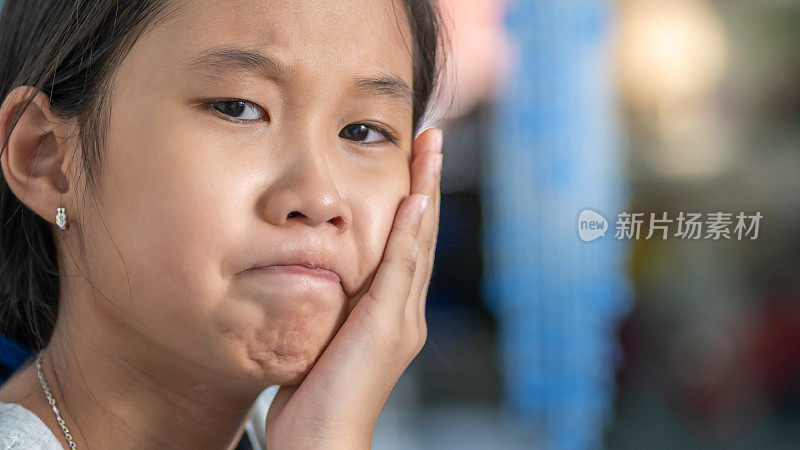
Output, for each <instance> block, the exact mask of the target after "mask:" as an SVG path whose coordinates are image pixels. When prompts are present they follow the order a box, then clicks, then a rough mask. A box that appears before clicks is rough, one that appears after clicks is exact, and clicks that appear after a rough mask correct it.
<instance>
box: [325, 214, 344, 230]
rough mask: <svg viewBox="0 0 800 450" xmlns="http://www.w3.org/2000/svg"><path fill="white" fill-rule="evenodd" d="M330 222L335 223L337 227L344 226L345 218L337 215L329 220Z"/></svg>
mask: <svg viewBox="0 0 800 450" xmlns="http://www.w3.org/2000/svg"><path fill="white" fill-rule="evenodd" d="M328 222H330V223H332V224H334V225H335V226H336V228H342V226H343V225H344V219H342V217H341V216H336V217H334V218H333V219H331V220H329V221H328Z"/></svg>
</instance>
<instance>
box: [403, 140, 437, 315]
mask: <svg viewBox="0 0 800 450" xmlns="http://www.w3.org/2000/svg"><path fill="white" fill-rule="evenodd" d="M441 146H442V132H441V130H438V129H428V130H425V131H424V132H423V133H421V134H420V135H419V136H418V137H417V139H415V140H414V144H413V149H412V154H413V155H415V159H414V160H413V161H412V167H411V178H412V192H418V193H424V194H426V195H429V196H431V200H432V202H433V204H432V205H431V207H429V208H428V210H427V211H426V213H425V215H424V216H423V218H422V224H421V229H420V236H419V252H420V255H419V257H418V260H417V266H418V268H417V273H416V274H415V277H414V281H413V285H412V289H411V297H410V300H409V304H408V306H407V311H406V316H407V317H408V319H409V320H413V321H414V322H413V323H419V324H420V325H422V323H420V320H421V319H423V317H420V310H421V309H422V310H423V315H424V305H422V304H421V303H423V302H424V299H423V297H424V292H427V288H428V284H429V282H430V276H431V269H432V267H433V266H432V259H433V247H434V245H435V242H436V234H437V233H438V228H439V226H438V222H439V206H438V202H439V194H438V193H439V179H440V173H441V161H442V153H441V148H442V147H441Z"/></svg>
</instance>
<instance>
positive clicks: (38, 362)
mask: <svg viewBox="0 0 800 450" xmlns="http://www.w3.org/2000/svg"><path fill="white" fill-rule="evenodd" d="M42 353H43V352H39V354H38V355H36V371H37V372H38V374H39V381H41V382H42V389H44V395H45V396H46V397H47V403H50V406H51V407H53V412H54V413H55V414H56V420H57V421H58V424H59V425H61V430H62V431H63V432H64V437H66V438H67V442H68V443H69V448H71V449H72V450H75V449H76V447H75V441H73V440H72V435H71V434H69V428H67V424H66V423H64V419H62V418H61V413H60V412H58V408H57V407H56V399H54V398H53V396H52V394H50V387H49V386H48V385H47V380H45V379H44V372H43V371H42Z"/></svg>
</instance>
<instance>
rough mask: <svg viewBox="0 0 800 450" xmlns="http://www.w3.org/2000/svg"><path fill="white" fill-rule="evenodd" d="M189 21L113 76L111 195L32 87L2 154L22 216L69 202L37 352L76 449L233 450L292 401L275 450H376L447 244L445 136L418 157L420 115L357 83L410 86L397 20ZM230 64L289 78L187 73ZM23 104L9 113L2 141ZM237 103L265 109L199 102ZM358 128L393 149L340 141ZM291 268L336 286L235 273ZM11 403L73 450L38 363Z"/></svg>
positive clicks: (15, 102)
mask: <svg viewBox="0 0 800 450" xmlns="http://www.w3.org/2000/svg"><path fill="white" fill-rule="evenodd" d="M398 4H399V2H398ZM178 6H179V8H178V9H177V10H176V12H175V14H173V15H171V16H170V17H169V19H168V20H165V21H163V22H160V23H159V24H158V25H157V26H156V27H155V28H154V29H153V30H152V31H151V32H149V33H147V34H145V35H144V36H143V37H142V38H141V39H140V40H139V41H137V43H136V44H135V45H134V47H133V48H132V49H131V52H130V53H129V54H128V55H127V56H126V57H125V59H124V60H123V61H122V63H121V65H120V66H119V68H118V70H117V71H116V72H115V74H114V76H113V80H112V81H113V82H112V85H111V90H110V97H109V99H108V100H109V103H110V105H111V109H110V116H109V121H108V124H107V128H106V134H105V141H104V155H103V160H102V174H101V177H100V181H99V183H100V188H99V190H98V191H97V192H95V191H93V190H91V189H90V188H89V187H87V186H86V184H85V181H84V178H83V176H82V174H81V164H82V162H81V151H80V143H79V140H78V139H77V138H76V136H77V135H78V131H79V128H78V124H77V123H76V121H75V120H74V119H64V118H60V117H58V116H57V115H56V114H54V113H53V111H51V110H50V109H49V107H48V99H47V97H46V96H45V95H44V94H43V93H41V92H39V93H37V95H36V97H35V99H34V102H33V103H32V104H31V106H30V107H29V108H28V109H27V110H26V112H25V114H24V116H23V118H22V120H21V121H20V123H19V124H18V125H17V127H16V128H15V130H14V132H13V134H12V137H11V140H10V141H9V145H8V147H7V148H6V150H5V152H3V154H2V157H0V163H1V164H2V170H3V173H4V175H5V179H6V180H7V182H8V184H9V186H10V187H11V189H12V190H13V192H14V194H15V195H16V196H17V197H18V198H20V199H21V200H22V201H23V202H24V203H25V204H26V205H27V206H28V207H29V208H30V209H31V210H33V211H35V212H36V213H38V214H39V215H41V216H42V217H44V218H45V219H46V220H48V221H50V222H51V223H53V224H54V223H55V211H56V208H58V207H65V208H66V213H67V222H68V224H69V228H68V229H67V230H60V229H59V228H58V227H56V226H55V225H53V232H54V235H55V236H56V239H57V246H58V249H59V250H58V251H59V264H60V270H61V297H60V304H61V307H60V310H59V317H58V319H57V322H56V327H55V331H54V335H53V338H52V339H51V341H50V342H49V344H48V346H47V348H46V349H45V358H44V370H45V376H46V377H47V379H48V381H49V383H50V385H51V388H52V389H53V391H54V395H55V398H56V402H57V404H58V405H59V409H60V410H61V413H62V417H63V418H64V420H65V421H66V423H67V425H68V426H69V427H70V430H71V432H72V436H73V438H74V439H75V440H76V443H77V444H78V447H79V448H86V447H87V446H88V447H89V448H197V449H203V448H208V449H221V448H233V447H234V446H235V444H236V442H238V440H239V438H240V437H241V435H242V432H243V424H244V421H245V420H246V418H247V416H248V414H249V412H250V408H251V407H252V405H253V402H254V401H255V399H256V397H257V396H258V394H259V393H260V392H261V391H262V390H263V389H264V388H266V387H268V386H271V385H276V384H280V385H281V386H282V387H281V389H280V391H279V392H278V394H277V396H276V398H275V400H274V401H273V404H272V406H271V408H270V411H269V416H268V423H267V430H266V431H267V443H268V445H269V448H271V449H272V448H320V447H325V448H365V449H366V448H369V447H370V443H371V437H372V430H373V428H374V425H375V422H376V421H377V418H378V415H379V414H380V411H381V409H382V408H383V405H384V404H385V402H386V399H387V398H388V396H389V393H390V391H391V389H392V388H393V386H394V385H395V383H396V382H397V380H398V379H399V377H400V375H401V374H402V372H403V371H404V370H405V369H406V367H407V366H408V364H409V363H410V362H411V360H413V358H414V357H415V356H416V355H417V354H418V353H419V351H420V350H421V349H422V346H423V345H424V343H425V340H426V336H427V328H426V324H425V297H426V292H427V288H428V284H429V282H430V276H431V269H432V266H433V253H434V250H433V249H434V248H435V242H436V234H437V230H438V211H439V197H440V194H439V174H440V173H441V142H442V136H441V132H440V131H439V130H436V129H429V130H426V131H425V132H423V133H421V134H420V135H419V136H418V137H417V138H416V139H413V135H412V132H413V130H412V129H411V103H410V99H404V98H402V97H401V96H399V95H389V94H387V93H386V91H387V90H386V89H372V90H365V89H360V90H359V89H357V88H355V87H354V83H355V79H356V78H357V77H371V76H372V77H382V78H384V79H385V78H386V77H389V76H392V77H396V78H397V79H399V80H402V81H403V82H404V83H406V84H407V85H408V86H411V85H412V78H413V77H412V60H411V56H410V54H409V52H408V50H407V48H408V46H409V45H410V43H409V41H408V37H409V36H408V25H407V23H406V22H405V19H404V17H403V13H402V11H400V10H399V9H398V10H394V9H393V5H392V2H391V1H389V0H386V1H374V0H371V1H366V0H338V1H336V2H313V4H312V2H307V1H287V0H281V1H264V0H258V1H256V0H253V1H250V0H240V1H237V2H235V3H232V2H229V1H224V0H214V1H211V0H209V1H204V2H192V4H191V7H181V6H188V4H187V5H184V4H182V2H178ZM398 7H399V6H398ZM320 30H325V32H324V33H321V32H320ZM355 43H357V45H355ZM234 47H235V48H238V49H246V50H249V51H255V52H259V53H262V54H267V55H271V56H272V57H274V58H276V59H279V60H280V61H281V62H282V64H284V65H286V66H288V67H289V68H291V74H284V75H290V76H288V77H285V78H281V77H278V76H277V74H276V73H262V72H258V73H255V72H247V71H243V70H240V69H234V68H230V67H224V66H223V65H221V64H219V61H218V60H217V61H216V62H217V64H216V65H213V67H211V69H209V68H208V67H206V66H204V65H203V64H199V63H198V61H197V58H198V57H199V56H201V55H206V56H208V54H209V51H210V50H209V49H219V48H226V49H231V48H234ZM206 62H208V61H206ZM27 89H28V88H26V87H20V88H18V89H16V90H14V91H13V92H12V93H11V94H10V95H9V96H8V97H7V98H6V99H5V101H4V102H3V104H2V107H0V131H3V132H5V130H7V129H8V127H9V126H10V124H11V119H12V118H13V113H14V111H15V110H16V109H17V108H19V107H20V105H21V104H22V102H23V99H24V94H25V92H26V91H27ZM230 98H236V99H243V100H247V101H249V102H253V103H252V104H247V105H248V106H247V107H246V108H245V112H244V113H241V114H239V115H238V116H237V117H238V118H242V117H246V118H248V119H253V120H252V121H249V122H241V121H235V120H231V116H226V115H225V114H224V113H221V112H220V111H218V110H215V109H214V108H213V107H207V106H206V107H204V106H203V105H208V104H209V102H212V101H214V100H219V99H225V100H227V99H230ZM217 105H218V106H219V104H217ZM260 108H263V111H262V110H261V109H260ZM234 119H235V118H234ZM256 119H259V120H256ZM359 123H366V124H371V125H374V124H377V125H380V126H383V127H385V128H386V129H389V130H391V131H392V133H394V134H395V135H396V136H397V142H396V143H392V142H387V141H385V140H384V139H383V136H382V135H381V134H380V133H379V132H377V131H372V132H370V133H369V134H367V135H366V136H367V138H366V139H367V141H369V142H363V139H355V140H353V139H350V138H352V137H353V135H347V138H345V137H342V136H341V134H340V132H341V130H342V129H343V128H345V127H346V126H347V125H349V124H359ZM426 197H427V198H429V199H430V201H429V206H428V207H427V209H426V210H425V212H424V215H420V213H419V211H420V205H421V203H422V200H423V199H424V198H426ZM293 252H295V253H293ZM297 254H302V255H307V256H311V257H318V258H320V259H321V260H323V261H324V262H326V263H327V264H329V265H331V266H332V268H333V270H334V271H335V272H336V273H337V274H338V275H339V277H340V281H331V280H324V279H322V278H320V277H317V276H310V275H302V274H290V273H285V272H284V273H271V274H270V273H253V271H249V272H244V271H245V270H246V269H248V268H251V267H254V266H257V265H268V264H279V263H282V262H285V261H286V258H289V257H290V256H291V255H295V256H296V255H297ZM0 401H5V402H13V403H19V404H21V405H23V406H25V407H26V408H28V409H30V410H31V411H33V412H34V413H35V414H37V415H38V416H39V417H40V418H41V419H42V420H43V421H44V422H45V423H46V424H47V425H48V426H49V427H50V428H51V430H52V431H53V433H54V434H55V435H56V437H57V438H58V439H59V440H61V441H62V442H63V443H65V444H66V441H65V440H64V437H63V433H62V432H61V429H60V428H59V426H58V425H57V424H56V422H55V419H54V417H53V413H52V411H51V410H50V408H49V405H48V404H47V403H46V401H45V398H44V395H43V394H42V392H41V386H40V385H39V381H38V379H37V377H36V370H35V366H32V365H29V366H26V367H25V368H23V369H21V370H20V371H18V372H17V374H16V375H15V376H14V377H13V378H12V379H11V380H9V381H8V382H7V383H6V384H5V385H3V386H2V388H0Z"/></svg>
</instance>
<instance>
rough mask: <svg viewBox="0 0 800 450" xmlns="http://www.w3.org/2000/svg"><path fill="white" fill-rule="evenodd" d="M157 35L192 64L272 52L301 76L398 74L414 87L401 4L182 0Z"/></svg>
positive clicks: (161, 44)
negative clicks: (226, 52)
mask: <svg viewBox="0 0 800 450" xmlns="http://www.w3.org/2000/svg"><path fill="white" fill-rule="evenodd" d="M175 6H176V8H175V10H174V12H173V13H172V14H170V15H169V17H168V18H167V19H166V20H164V21H162V22H160V23H159V25H158V26H156V27H155V28H154V29H153V30H152V32H151V33H150V36H149V38H150V39H149V40H151V42H155V43H157V44H156V45H158V50H159V52H160V53H161V55H162V56H163V57H165V58H167V59H169V60H170V61H173V62H176V63H180V62H183V63H186V64H191V62H192V61H193V60H195V59H196V57H197V56H201V55H203V54H207V53H208V51H209V49H218V48H238V49H249V50H253V51H257V52H261V53H264V54H267V55H269V56H271V57H274V58H275V59H276V60H278V61H280V62H282V63H284V65H286V66H287V67H289V68H290V69H292V74H293V75H296V76H297V77H300V78H304V77H305V78H314V77H317V78H324V79H326V80H331V79H332V78H336V77H346V78H356V77H358V76H362V75H369V74H373V75H374V74H384V75H387V74H392V75H397V76H398V77H399V78H401V79H402V80H404V81H405V82H406V83H407V84H408V85H409V86H411V83H412V81H413V80H412V78H413V67H412V66H413V63H412V55H411V48H412V44H411V36H410V31H409V27H408V22H407V21H406V18H405V12H404V8H403V2H402V1H400V0H203V1H196V0H179V1H177V2H176V3H175Z"/></svg>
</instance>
